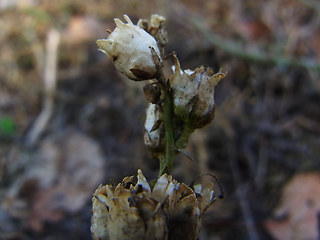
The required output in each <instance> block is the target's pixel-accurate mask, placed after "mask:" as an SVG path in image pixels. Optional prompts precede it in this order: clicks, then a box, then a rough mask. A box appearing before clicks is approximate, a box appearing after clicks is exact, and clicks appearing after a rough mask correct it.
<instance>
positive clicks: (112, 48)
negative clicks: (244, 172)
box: [91, 15, 225, 240]
mask: <svg viewBox="0 0 320 240" xmlns="http://www.w3.org/2000/svg"><path fill="white" fill-rule="evenodd" d="M124 18H125V20H126V21H127V23H123V22H122V21H120V20H119V19H115V23H116V25H117V27H116V28H115V30H114V31H113V32H112V33H111V34H110V36H109V37H108V38H107V39H100V40H98V41H97V44H98V46H99V50H101V51H102V52H104V53H105V54H107V55H108V56H109V57H110V58H111V60H112V62H113V63H114V65H115V67H116V68H117V69H118V71H119V72H121V73H123V74H124V75H125V76H127V77H128V78H129V79H132V80H135V81H143V80H149V81H148V83H147V84H146V85H145V87H144V94H145V96H146V99H147V100H148V101H149V102H150V104H149V107H148V108H147V111H146V114H147V117H146V122H145V134H144V142H145V144H146V145H147V146H148V147H149V149H150V151H151V153H152V154H153V156H154V157H155V158H157V159H158V160H159V162H160V168H159V179H158V180H157V182H156V184H155V185H154V187H153V189H151V187H150V186H149V184H148V182H147V180H146V179H145V177H144V176H143V174H142V172H141V170H138V175H137V179H138V180H137V183H136V184H134V183H133V182H132V181H133V176H131V177H126V178H124V179H123V181H122V182H121V183H119V184H118V185H117V186H111V185H105V186H100V187H99V188H98V189H97V190H96V192H95V193H94V197H93V199H92V201H93V208H92V225H91V232H92V236H93V239H100V240H109V239H110V240H120V239H121V240H122V239H133V240H134V239H145V240H164V239H184V240H189V239H190V240H195V239H197V238H198V235H199V230H200V225H201V218H202V216H203V214H204V213H205V211H206V210H207V209H208V207H209V206H210V205H211V204H212V203H213V202H214V201H215V200H216V198H215V197H214V194H213V193H214V192H213V184H211V185H209V186H201V185H196V186H194V187H188V186H187V185H185V184H184V183H179V182H177V181H176V180H174V179H173V178H172V176H171V175H168V174H169V173H170V171H171V170H172V168H173V165H174V158H175V156H176V155H177V154H178V153H179V152H182V150H183V149H184V148H185V147H186V144H187V142H188V139H189V137H190V135H191V133H192V132H193V131H194V130H195V129H197V128H201V127H203V126H205V125H207V124H208V123H210V122H211V120H212V119H213V117H214V111H215V103H214V88H215V86H216V85H217V84H218V83H219V82H220V80H221V79H222V78H224V76H225V74H224V73H216V74H215V73H214V72H213V70H211V69H210V68H205V67H199V68H196V69H195V70H189V69H188V70H181V68H180V63H179V61H178V59H177V57H176V56H175V54H172V56H173V60H174V66H173V67H172V69H173V73H172V75H171V76H170V77H166V76H165V74H164V72H163V61H164V60H163V59H164V57H163V55H164V47H165V45H166V44H167V42H168V37H167V34H166V31H165V28H164V23H165V22H166V20H165V18H164V17H162V16H159V15H152V16H151V19H150V21H148V20H139V22H138V24H137V25H134V24H133V23H132V22H131V20H130V18H129V17H128V16H126V15H125V16H124ZM150 79H154V80H150Z"/></svg>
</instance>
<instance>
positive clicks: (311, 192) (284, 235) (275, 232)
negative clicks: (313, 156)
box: [265, 172, 320, 240]
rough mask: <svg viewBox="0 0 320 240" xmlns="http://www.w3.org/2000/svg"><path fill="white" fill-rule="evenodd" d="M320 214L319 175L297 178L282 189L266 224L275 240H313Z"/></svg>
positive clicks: (316, 235) (316, 234)
mask: <svg viewBox="0 0 320 240" xmlns="http://www.w3.org/2000/svg"><path fill="white" fill-rule="evenodd" d="M319 212H320V173H319V172H310V173H303V174H298V175H296V176H294V177H293V179H292V180H291V181H290V182H288V183H287V184H286V186H285V187H284V189H283V192H282V197H281V204H280V205H279V207H278V208H277V209H276V211H275V212H274V218H273V219H270V220H268V221H267V222H266V223H265V227H266V229H267V230H268V231H269V232H270V233H271V234H272V236H273V237H274V238H275V239H279V240H280V239H281V240H292V239H293V240H294V239H297V240H303V239H306V240H307V239H308V240H316V239H318V238H317V237H318V234H319V233H318V228H317V226H318V219H317V214H318V213H319Z"/></svg>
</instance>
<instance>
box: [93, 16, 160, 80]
mask: <svg viewBox="0 0 320 240" xmlns="http://www.w3.org/2000/svg"><path fill="white" fill-rule="evenodd" d="M124 18H125V20H126V21H127V23H123V22H122V21H121V20H119V19H118V18H116V19H115V20H114V21H115V23H116V25H117V27H116V28H115V29H114V30H113V32H112V33H111V34H110V36H109V37H108V38H107V39H99V40H97V44H98V46H99V50H101V51H102V52H104V53H105V54H107V55H108V56H109V57H110V58H111V59H112V62H113V64H114V65H115V67H116V68H117V69H118V71H119V72H121V73H123V74H124V75H126V76H127V77H128V78H130V79H132V80H136V81H141V80H147V79H152V78H154V77H155V74H156V71H157V70H156V66H155V64H154V62H153V59H152V54H151V50H150V49H151V48H153V49H154V50H155V52H156V53H157V54H158V57H159V58H160V59H161V57H160V50H159V48H158V45H157V42H156V40H155V39H154V37H152V36H151V35H150V34H149V33H147V32H146V31H145V30H143V29H142V28H140V27H138V26H136V25H134V24H133V23H132V21H131V20H130V18H129V17H128V16H127V15H124Z"/></svg>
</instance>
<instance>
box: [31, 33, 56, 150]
mask: <svg viewBox="0 0 320 240" xmlns="http://www.w3.org/2000/svg"><path fill="white" fill-rule="evenodd" d="M59 43H60V33H59V32H58V31H57V30H54V29H51V30H50V31H49V33H48V36H47V42H46V56H45V66H44V74H43V82H44V94H45V95H44V100H43V108H42V110H41V113H40V114H39V116H38V117H37V119H36V120H35V122H34V124H33V126H32V128H31V129H30V131H29V133H28V135H27V137H26V143H27V145H28V146H34V145H35V144H36V143H37V141H38V139H39V137H40V136H41V134H42V133H43V131H44V129H45V128H46V126H47V124H48V121H49V119H50V118H51V115H52V112H53V107H54V94H55V91H56V82H57V77H56V73H57V55H58V46H59Z"/></svg>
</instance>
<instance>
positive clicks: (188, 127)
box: [175, 122, 195, 149]
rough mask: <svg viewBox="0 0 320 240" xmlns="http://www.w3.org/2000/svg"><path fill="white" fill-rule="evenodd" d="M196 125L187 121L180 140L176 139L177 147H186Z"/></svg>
mask: <svg viewBox="0 0 320 240" xmlns="http://www.w3.org/2000/svg"><path fill="white" fill-rule="evenodd" d="M194 130H195V129H194V127H192V125H191V124H190V123H189V122H187V123H186V124H185V126H184V128H183V131H182V133H181V135H180V136H179V138H178V140H177V141H176V145H175V146H176V147H177V148H178V149H185V148H186V146H187V143H188V140H189V137H190V135H191V134H192V133H193V132H194Z"/></svg>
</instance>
